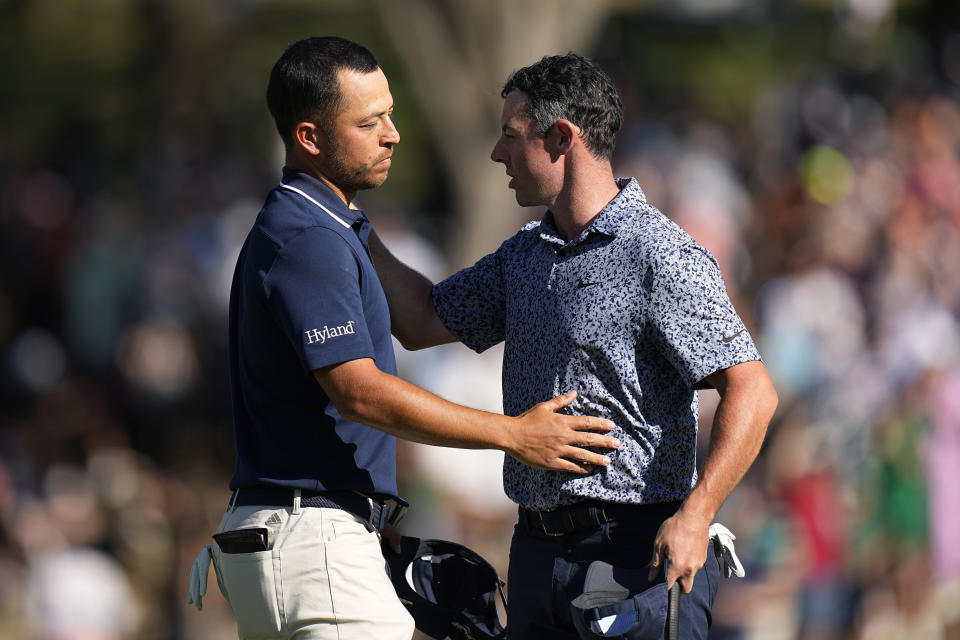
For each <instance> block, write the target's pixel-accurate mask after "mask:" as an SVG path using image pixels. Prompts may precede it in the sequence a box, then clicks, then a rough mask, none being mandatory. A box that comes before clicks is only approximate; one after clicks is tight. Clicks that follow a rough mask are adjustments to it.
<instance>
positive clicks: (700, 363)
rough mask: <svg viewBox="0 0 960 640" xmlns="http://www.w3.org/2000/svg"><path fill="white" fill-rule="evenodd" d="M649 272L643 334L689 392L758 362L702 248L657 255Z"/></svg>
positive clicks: (717, 270) (693, 246)
mask: <svg viewBox="0 0 960 640" xmlns="http://www.w3.org/2000/svg"><path fill="white" fill-rule="evenodd" d="M652 270H653V273H652V276H653V277H652V291H651V292H650V304H649V305H648V307H647V310H646V325H647V330H648V331H649V332H650V333H651V334H652V339H653V340H654V343H655V344H656V345H657V348H658V350H659V351H660V352H661V353H662V354H663V356H664V357H665V358H666V359H667V360H668V361H669V362H670V363H671V364H672V365H673V366H674V368H675V369H676V370H677V371H678V372H679V373H680V375H681V376H682V377H683V379H684V380H685V381H686V382H687V384H688V385H689V386H690V387H691V388H706V387H709V385H708V384H707V383H706V382H705V381H704V378H706V377H707V376H708V375H710V374H711V373H714V372H715V371H719V370H720V369H725V368H727V367H732V366H734V365H736V364H740V363H743V362H748V361H751V360H759V359H760V355H759V353H758V352H757V348H756V346H755V345H754V343H753V340H752V338H751V337H750V334H749V332H748V331H747V328H746V326H744V324H743V321H742V320H741V319H740V316H739V315H737V312H736V310H735V309H734V308H733V304H732V303H731V302H730V298H729V296H728V295H727V290H726V287H725V286H724V283H723V277H722V275H721V273H720V268H719V266H718V265H717V262H716V259H715V258H714V257H713V256H712V255H711V254H710V253H709V252H708V251H707V250H706V249H703V248H702V247H700V246H698V245H696V244H689V245H682V246H679V247H677V248H675V249H673V250H672V251H669V252H666V253H664V254H661V255H659V256H658V257H657V260H656V264H655V265H654V266H653V267H652Z"/></svg>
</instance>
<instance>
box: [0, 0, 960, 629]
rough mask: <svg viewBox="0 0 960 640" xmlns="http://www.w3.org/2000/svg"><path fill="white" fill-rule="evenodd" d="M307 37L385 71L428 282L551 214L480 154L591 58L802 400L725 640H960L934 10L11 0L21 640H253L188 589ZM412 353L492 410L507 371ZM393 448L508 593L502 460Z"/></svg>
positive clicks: (7, 49)
mask: <svg viewBox="0 0 960 640" xmlns="http://www.w3.org/2000/svg"><path fill="white" fill-rule="evenodd" d="M311 35H341V36H344V37H348V38H351V39H355V40H357V41H359V42H362V43H364V44H366V45H367V46H368V47H370V48H371V49H372V50H373V51H374V53H375V54H376V55H377V57H378V58H379V60H380V62H381V64H382V66H383V68H384V70H385V72H386V74H387V76H388V77H389V79H390V82H391V89H392V92H393V96H394V99H395V102H396V111H395V121H396V124H397V126H398V128H399V130H400V133H401V137H402V141H401V143H400V145H399V147H398V149H397V153H396V155H395V157H394V165H393V168H392V171H391V176H390V178H389V180H388V181H387V182H386V183H385V185H384V186H383V187H381V188H380V189H377V190H375V191H371V192H367V193H364V194H362V201H361V202H360V204H361V206H363V207H364V208H365V209H366V211H367V212H368V214H369V215H370V217H371V218H372V220H373V221H374V224H375V226H376V228H377V229H378V231H379V232H380V234H381V235H382V236H384V238H385V240H386V241H387V243H388V245H390V246H391V248H393V249H394V250H395V252H396V253H398V254H400V255H401V256H402V257H404V258H406V259H407V260H408V261H410V262H411V263H413V264H415V265H416V266H417V267H418V268H420V269H421V270H422V271H424V272H425V273H427V274H429V275H430V276H432V277H434V278H442V277H444V276H446V275H448V274H450V273H452V272H453V271H454V270H456V269H458V268H460V267H462V266H465V265H467V264H470V263H472V262H473V261H474V260H476V259H477V258H479V257H481V256H482V255H484V254H485V253H488V252H490V251H493V250H494V249H495V248H496V247H497V246H498V244H499V242H500V241H501V240H503V239H504V238H506V237H507V236H508V235H510V234H512V233H513V232H515V231H516V230H517V229H518V228H519V227H520V225H521V224H522V223H523V222H525V221H526V220H530V219H534V218H539V217H540V216H541V214H542V211H539V210H534V209H528V210H522V209H519V208H518V207H517V206H516V204H515V202H514V200H513V196H512V193H511V192H509V191H508V190H507V189H506V178H505V176H504V175H503V170H502V167H500V166H499V165H494V164H493V163H492V162H490V161H489V158H488V155H489V152H490V149H491V148H492V145H493V143H494V141H495V139H496V137H497V135H498V117H499V111H500V104H501V99H500V97H499V89H500V85H501V84H502V83H503V81H504V80H505V79H506V77H507V75H508V73H509V72H510V71H512V70H514V69H516V68H518V67H520V66H523V65H526V64H529V63H531V62H534V61H536V60H538V59H539V58H540V57H541V56H543V55H546V54H552V53H564V52H566V51H568V50H576V51H579V52H581V53H584V54H586V55H589V56H591V57H593V58H595V59H596V60H598V61H599V62H600V63H601V64H602V65H603V66H604V68H605V69H607V70H608V71H609V73H610V74H611V76H612V77H613V78H614V80H615V82H616V84H617V86H618V88H619V91H620V93H621V96H622V98H623V101H624V105H625V126H624V129H623V131H622V133H621V134H620V137H619V143H618V147H617V152H616V158H615V170H616V173H617V175H623V176H627V175H632V176H636V177H637V178H638V179H639V180H640V184H641V186H642V187H643V189H644V190H645V192H646V194H647V197H648V200H650V201H651V202H652V203H653V204H655V205H656V206H657V207H659V208H660V209H661V210H662V211H664V212H665V213H666V214H667V215H669V216H670V217H671V218H673V219H674V220H676V221H677V222H678V223H679V224H681V225H682V226H683V227H684V228H685V229H686V230H687V231H689V232H690V233H691V234H692V235H693V236H694V237H695V238H696V239H697V240H698V241H699V242H700V243H701V244H703V245H705V246H706V247H707V248H709V249H710V250H711V251H712V252H713V253H714V254H715V255H716V256H717V258H718V260H719V262H720V264H721V266H722V268H723V271H724V275H725V278H726V282H727V286H728V288H729V291H730V294H731V297H732V299H733V300H734V303H735V305H736V306H737V308H738V310H739V311H740V313H741V315H742V316H743V317H744V319H745V321H746V322H747V325H748V327H749V328H750V330H751V333H752V334H753V336H754V338H755V340H756V341H757V343H758V345H759V347H760V351H761V353H762V354H763V356H764V359H765V362H766V364H767V367H768V368H769V370H770V371H771V373H772V375H773V376H774V379H775V381H776V384H777V387H778V390H779V393H780V398H781V403H780V408H779V410H778V413H777V416H776V417H775V419H774V422H773V424H772V425H771V427H770V431H769V436H768V438H767V441H766V444H765V446H764V448H763V451H762V452H761V454H760V458H759V459H758V461H757V463H756V464H755V465H754V466H753V468H752V469H751V471H750V473H749V475H748V476H747V478H746V479H745V480H744V482H743V483H742V484H741V486H740V487H739V488H738V489H737V490H736V491H735V493H734V494H733V495H732V496H731V497H730V499H729V500H728V501H727V503H726V505H725V506H724V508H723V510H722V512H721V514H720V516H719V518H718V519H719V520H721V521H723V522H724V523H725V524H727V525H728V526H729V527H730V528H731V529H732V530H733V531H734V532H735V533H736V535H737V547H738V550H739V552H740V556H741V559H742V560H743V563H744V564H745V566H746V568H747V577H746V578H745V579H743V580H730V581H727V582H726V583H724V584H723V585H722V588H721V591H720V595H719V596H718V601H717V604H716V607H715V611H714V614H715V619H714V627H713V631H712V633H711V638H720V639H784V640H787V639H793V638H802V639H807V638H810V639H813V638H818V639H832V638H844V639H846V638H851V639H852V638H870V639H875V638H880V639H887V638H889V639H891V640H893V639H897V640H899V639H904V638H921V639H927V638H929V639H938V638H960V545H958V544H957V543H954V542H953V541H952V537H951V534H952V533H953V532H955V531H958V530H960V491H957V490H956V489H952V488H951V487H954V486H955V484H956V480H955V479H952V474H953V473H954V472H955V471H956V470H957V469H958V468H960V316H958V314H960V276H958V273H960V162H958V150H960V146H958V145H960V10H958V4H957V3H956V2H954V1H947V0H944V1H940V2H935V1H929V2H924V1H922V0H902V1H899V0H673V1H667V0H663V1H654V0H647V1H643V0H582V1H576V0H553V1H551V0H448V1H446V2H443V1H441V0H352V1H348V0H342V1H335V0H327V1H322V2H321V1H317V0H208V1H206V2H194V1H192V0H0V78H2V82H0V637H3V638H10V639H19V638H28V639H34V638H36V639H43V640H47V639H51V640H53V639H56V640H121V639H128V638H138V639H144V640H161V639H163V640H166V639H177V640H181V639H207V638H212V639H221V638H223V639H227V638H234V637H236V635H235V627H234V624H233V621H232V617H231V615H230V612H229V609H228V608H227V606H226V604H225V603H224V601H223V599H222V598H221V597H220V595H219V593H218V592H217V588H216V585H215V581H214V580H213V577H212V576H211V585H210V590H209V592H208V595H207V598H206V599H205V602H204V604H205V606H204V611H203V612H197V611H196V610H194V609H193V607H191V606H188V605H187V602H186V600H187V597H186V594H187V573H188V570H189V566H190V564H191V563H192V561H193V558H194V557H195V555H196V554H197V553H198V552H199V551H200V549H201V547H202V546H203V545H205V544H207V543H208V542H209V541H210V538H209V536H210V534H211V533H212V532H213V530H214V528H215V526H216V524H217V522H218V521H219V519H220V516H221V514H222V512H223V508H224V506H225V504H226V501H227V499H228V497H229V491H228V489H227V482H228V479H229V476H230V474H231V472H232V465H233V456H234V449H233V437H232V427H231V416H230V403H229V391H228V384H227V383H228V381H227V375H228V374H227V354H226V329H227V327H226V316H227V314H226V304H227V297H228V293H229V278H230V275H231V273H232V270H233V266H234V261H235V258H236V254H237V252H238V249H239V246H240V244H241V243H242V241H243V238H244V236H245V234H246V231H247V229H248V228H249V226H250V224H251V223H252V221H253V219H254V217H255V216H256V213H257V211H258V209H259V207H260V204H261V202H262V200H263V198H264V196H265V194H266V192H267V191H268V190H269V189H270V188H271V187H272V186H274V185H275V184H276V182H277V181H278V179H279V175H280V173H279V171H280V166H281V164H282V149H281V146H280V143H279V138H278V136H277V135H276V132H275V130H274V128H273V123H272V121H271V119H270V117H269V114H268V112H267V109H266V105H265V100H264V92H265V87H266V80H267V76H268V73H269V70H270V68H271V67H272V65H273V63H274V61H275V60H276V59H277V57H278V56H279V55H280V54H281V53H282V51H283V49H284V48H285V47H286V46H287V45H288V44H290V43H292V42H294V41H296V40H298V39H300V38H303V37H307V36H311ZM397 348H398V354H397V355H398V360H399V363H400V366H401V373H402V375H403V376H404V377H406V378H408V379H410V380H413V381H415V382H417V383H418V384H420V385H422V386H425V387H427V388H429V389H431V390H433V391H435V392H437V393H439V394H440V395H443V396H445V397H447V398H450V399H452V400H456V401H458V402H461V403H464V404H468V405H471V406H475V407H480V408H486V409H490V410H493V411H500V410H501V406H500V383H499V367H500V354H501V353H502V352H501V351H499V350H497V349H494V350H492V352H491V353H488V354H485V355H484V356H483V357H479V356H476V355H474V354H472V353H471V352H469V351H468V350H466V349H465V348H463V347H460V346H449V347H445V348H442V349H435V350H430V351H426V352H420V353H416V354H413V353H407V352H404V351H403V350H402V349H401V348H400V347H399V346H398V347H397ZM701 405H702V413H703V421H702V437H701V442H702V443H703V444H704V445H705V444H706V442H707V441H708V436H709V425H710V421H711V418H712V413H713V410H714V408H715V406H716V393H715V392H705V393H703V394H702V395H701ZM399 456H400V458H401V460H400V465H401V478H400V480H401V486H402V487H403V489H402V490H403V493H404V494H405V495H406V497H408V498H409V499H410V500H411V502H412V503H413V509H412V511H411V512H410V514H409V515H408V517H407V519H406V520H405V521H404V523H403V525H402V529H403V531H404V532H406V533H408V534H412V535H417V536H420V537H441V538H446V539H450V540H455V541H458V542H461V543H464V544H467V545H469V546H471V547H473V548H474V549H476V550H477V551H479V552H480V553H482V554H483V555H484V556H485V557H486V558H487V559H489V560H490V561H491V562H492V563H493V564H494V565H495V566H496V567H497V568H498V570H499V572H500V574H501V575H503V576H505V575H506V563H507V556H506V552H507V549H508V545H509V538H510V535H511V531H512V525H513V523H514V521H515V518H516V511H515V509H514V507H513V506H512V505H511V504H510V503H509V502H508V501H507V500H506V499H505V498H504V497H503V496H502V493H501V484H500V477H499V474H500V468H499V467H500V462H501V459H502V457H501V456H499V455H497V454H494V453H491V452H462V451H453V450H445V449H435V448H431V447H425V446H413V445H404V446H401V448H400V452H399ZM638 553H647V551H645V550H638Z"/></svg>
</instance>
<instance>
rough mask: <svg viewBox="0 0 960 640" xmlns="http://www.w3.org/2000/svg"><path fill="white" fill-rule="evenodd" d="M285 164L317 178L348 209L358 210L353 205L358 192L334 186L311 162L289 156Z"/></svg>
mask: <svg viewBox="0 0 960 640" xmlns="http://www.w3.org/2000/svg"><path fill="white" fill-rule="evenodd" d="M285 164H286V165H287V166H288V167H290V168H291V169H297V170H298V171H303V172H304V173H306V174H307V175H310V176H313V177H314V178H316V179H317V180H319V181H320V182H322V183H323V184H325V185H327V186H328V187H330V190H331V191H333V193H334V194H335V195H336V196H337V197H338V198H340V199H341V200H343V202H344V204H346V205H347V206H348V207H350V208H351V209H355V208H356V207H355V206H354V205H353V199H354V197H356V195H357V192H356V191H344V190H343V189H341V188H340V187H339V186H337V185H336V184H334V182H333V181H332V180H330V179H329V178H327V177H326V176H325V175H323V174H322V173H321V172H320V171H318V170H317V168H316V167H315V166H313V165H312V164H311V163H310V162H308V161H305V160H303V159H301V158H297V157H296V156H290V155H288V156H287V157H286V160H285Z"/></svg>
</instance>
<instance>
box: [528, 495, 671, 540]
mask: <svg viewBox="0 0 960 640" xmlns="http://www.w3.org/2000/svg"><path fill="white" fill-rule="evenodd" d="M681 504H682V503H680V502H660V503H657V504H619V503H615V502H600V501H590V502H578V503H576V504H572V505H569V506H565V507H560V508H559V509H552V510H550V511H537V510H535V509H526V508H524V507H520V522H521V523H523V524H524V525H525V526H526V527H527V528H528V529H530V530H532V531H539V532H541V533H545V534H546V535H548V536H562V535H566V534H568V533H574V532H577V531H585V530H587V529H596V528H597V527H599V526H600V525H604V524H607V523H608V522H617V521H623V520H630V519H636V518H658V517H659V518H661V519H662V520H666V519H667V518H669V517H670V516H672V515H673V514H674V513H676V512H677V509H679V508H680V505H681Z"/></svg>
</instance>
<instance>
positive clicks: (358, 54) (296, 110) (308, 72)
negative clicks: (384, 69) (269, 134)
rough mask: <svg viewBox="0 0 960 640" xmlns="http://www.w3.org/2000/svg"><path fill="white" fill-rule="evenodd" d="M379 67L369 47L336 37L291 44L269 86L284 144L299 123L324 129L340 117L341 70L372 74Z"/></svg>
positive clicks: (274, 112)
mask: <svg viewBox="0 0 960 640" xmlns="http://www.w3.org/2000/svg"><path fill="white" fill-rule="evenodd" d="M379 67H380V65H379V64H378V63H377V59H376V58H375V57H374V55H373V53H371V52H370V50H369V49H367V48H366V47H364V46H363V45H359V44H357V43H356V42H351V41H350V40H346V39H344V38H338V37H336V36H327V37H317V38H307V39H305V40H300V41H299V42H295V43H293V44H292V45H290V46H289V47H287V50H286V51H284V52H283V55H282V56H280V59H279V60H277V63H276V64H275V65H274V66H273V71H271V72H270V82H269V84H268V85H267V106H268V107H269V108H270V113H271V114H272V115H273V120H274V122H275V123H276V125H277V131H278V132H279V133H280V137H281V138H283V142H284V144H286V145H289V144H290V142H291V140H292V132H293V127H294V126H295V125H296V124H297V123H299V122H314V123H316V124H317V126H319V127H321V128H323V127H326V126H327V125H328V124H329V121H330V120H332V119H333V117H334V116H336V114H337V110H338V109H339V107H340V103H341V95H340V83H339V81H338V78H337V75H338V72H339V71H340V69H349V70H352V71H359V72H360V73H371V72H373V71H376V70H377V69H378V68H379Z"/></svg>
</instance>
